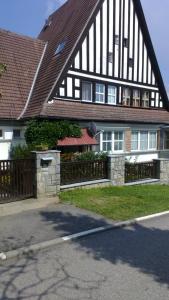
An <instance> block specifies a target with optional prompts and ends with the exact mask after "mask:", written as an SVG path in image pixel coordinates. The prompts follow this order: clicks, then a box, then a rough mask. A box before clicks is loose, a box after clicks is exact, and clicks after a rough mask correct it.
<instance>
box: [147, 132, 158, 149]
mask: <svg viewBox="0 0 169 300" xmlns="http://www.w3.org/2000/svg"><path fill="white" fill-rule="evenodd" d="M156 148H157V134H156V132H150V137H149V149H156Z"/></svg>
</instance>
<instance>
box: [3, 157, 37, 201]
mask: <svg viewBox="0 0 169 300" xmlns="http://www.w3.org/2000/svg"><path fill="white" fill-rule="evenodd" d="M34 175H35V161H34V160H32V159H25V160H24V159H22V160H3V161H0V203H4V202H10V201H15V200H20V199H25V198H30V197H33V196H34Z"/></svg>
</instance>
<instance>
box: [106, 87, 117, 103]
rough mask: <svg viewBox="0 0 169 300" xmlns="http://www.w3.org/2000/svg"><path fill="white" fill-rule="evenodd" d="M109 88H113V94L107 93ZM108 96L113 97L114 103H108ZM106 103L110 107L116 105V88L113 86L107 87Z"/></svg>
mask: <svg viewBox="0 0 169 300" xmlns="http://www.w3.org/2000/svg"><path fill="white" fill-rule="evenodd" d="M109 87H111V88H113V90H114V94H110V93H109ZM109 96H110V97H113V98H114V99H115V101H114V102H109ZM107 103H108V104H110V105H116V104H117V87H116V86H115V85H111V84H109V85H108V86H107Z"/></svg>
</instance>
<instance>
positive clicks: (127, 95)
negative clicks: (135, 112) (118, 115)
mask: <svg viewBox="0 0 169 300" xmlns="http://www.w3.org/2000/svg"><path fill="white" fill-rule="evenodd" d="M130 100H131V90H130V89H129V88H123V105H126V106H130Z"/></svg>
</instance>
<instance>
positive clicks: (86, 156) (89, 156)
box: [74, 151, 107, 161]
mask: <svg viewBox="0 0 169 300" xmlns="http://www.w3.org/2000/svg"><path fill="white" fill-rule="evenodd" d="M106 156H107V153H105V152H98V153H97V152H93V151H89V152H82V153H75V155H74V160H76V161H78V160H98V159H102V160H104V159H106Z"/></svg>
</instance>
